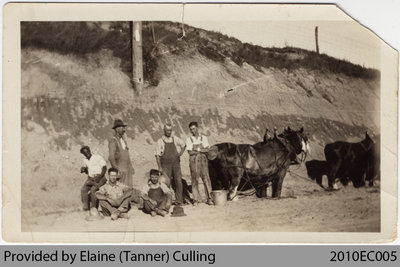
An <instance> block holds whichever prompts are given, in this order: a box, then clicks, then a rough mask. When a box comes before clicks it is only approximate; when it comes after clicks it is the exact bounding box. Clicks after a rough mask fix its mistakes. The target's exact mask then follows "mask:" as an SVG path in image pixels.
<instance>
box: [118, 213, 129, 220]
mask: <svg viewBox="0 0 400 267" xmlns="http://www.w3.org/2000/svg"><path fill="white" fill-rule="evenodd" d="M119 217H120V218H123V219H129V214H128V213H127V212H121V213H120V214H119Z"/></svg>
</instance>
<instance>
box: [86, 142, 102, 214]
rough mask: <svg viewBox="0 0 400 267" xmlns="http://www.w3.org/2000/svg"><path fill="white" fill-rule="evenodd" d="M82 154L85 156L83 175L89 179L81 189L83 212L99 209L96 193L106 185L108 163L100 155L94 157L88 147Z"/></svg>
mask: <svg viewBox="0 0 400 267" xmlns="http://www.w3.org/2000/svg"><path fill="white" fill-rule="evenodd" d="M80 152H81V153H82V154H83V155H84V156H85V159H84V161H83V162H84V166H83V167H81V173H87V175H88V178H87V180H86V182H85V183H84V184H83V186H82V188H81V200H82V204H83V210H89V209H90V208H94V209H97V198H96V195H95V193H96V191H97V190H98V189H99V188H100V187H101V186H102V185H104V184H105V183H106V178H105V177H104V175H105V174H106V171H107V167H106V162H105V160H104V159H103V157H102V156H100V155H93V154H92V152H91V151H90V148H89V147H88V146H83V147H82V148H81V150H80Z"/></svg>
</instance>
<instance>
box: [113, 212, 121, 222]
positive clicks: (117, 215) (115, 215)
mask: <svg viewBox="0 0 400 267" xmlns="http://www.w3.org/2000/svg"><path fill="white" fill-rule="evenodd" d="M120 214H121V212H120V211H119V210H116V211H114V212H113V213H112V214H111V220H113V221H115V220H118V218H119V215H120Z"/></svg>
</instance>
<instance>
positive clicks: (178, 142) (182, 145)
mask: <svg viewBox="0 0 400 267" xmlns="http://www.w3.org/2000/svg"><path fill="white" fill-rule="evenodd" d="M174 141H175V147H176V151H177V152H178V153H183V151H185V148H186V144H185V142H184V141H183V140H182V139H180V138H179V137H174Z"/></svg>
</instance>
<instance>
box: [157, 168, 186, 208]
mask: <svg viewBox="0 0 400 267" xmlns="http://www.w3.org/2000/svg"><path fill="white" fill-rule="evenodd" d="M161 167H162V169H163V171H164V173H165V174H166V175H167V176H168V177H169V178H170V179H171V180H173V182H171V185H172V188H173V189H174V191H175V200H176V202H177V203H179V204H182V203H183V193H182V171H181V162H180V161H179V160H177V161H174V162H169V161H163V160H161Z"/></svg>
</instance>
